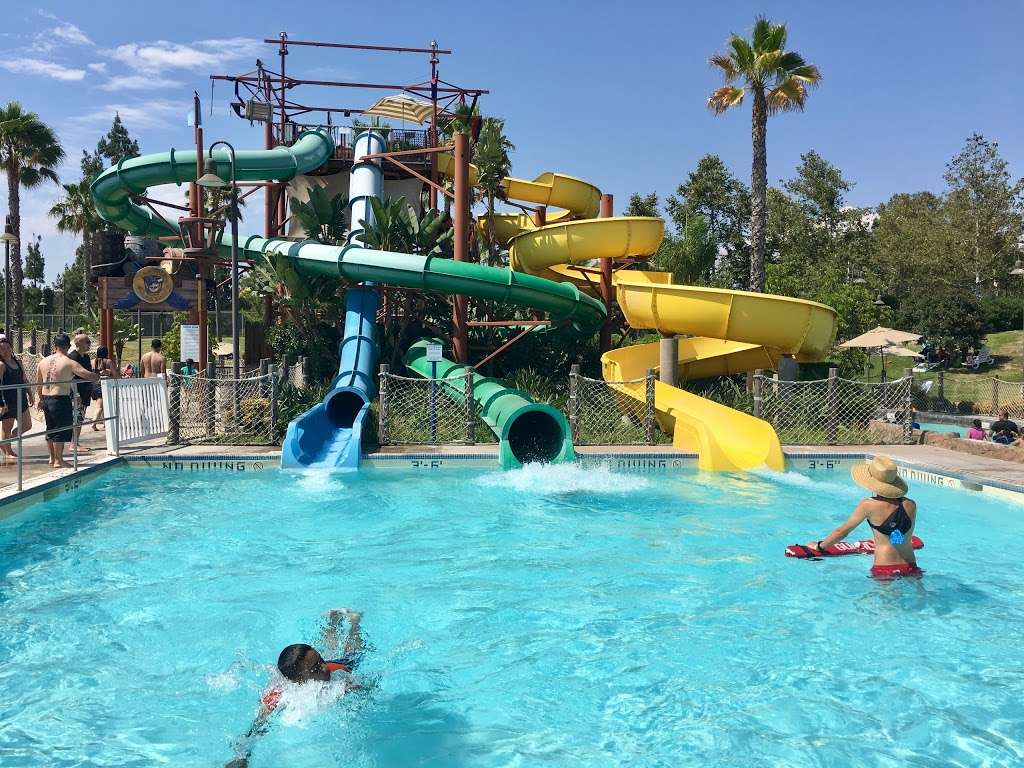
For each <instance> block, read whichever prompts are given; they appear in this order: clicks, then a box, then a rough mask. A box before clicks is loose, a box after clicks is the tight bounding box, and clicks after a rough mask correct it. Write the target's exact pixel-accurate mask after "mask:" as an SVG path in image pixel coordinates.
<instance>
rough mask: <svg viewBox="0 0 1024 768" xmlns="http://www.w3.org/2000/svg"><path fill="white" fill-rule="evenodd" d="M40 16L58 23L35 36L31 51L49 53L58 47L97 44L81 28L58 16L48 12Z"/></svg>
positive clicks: (41, 13) (43, 12)
mask: <svg viewBox="0 0 1024 768" xmlns="http://www.w3.org/2000/svg"><path fill="white" fill-rule="evenodd" d="M39 15H40V16H42V17H43V18H44V19H49V20H50V21H55V22H57V25H56V26H54V27H49V28H48V29H46V30H44V31H42V32H39V33H37V34H36V35H35V40H34V42H33V43H32V45H31V49H32V50H33V51H36V52H38V53H49V52H50V51H52V50H53V49H55V48H56V47H57V46H58V45H65V44H71V45H90V46H91V45H95V43H94V42H93V41H92V40H90V39H89V36H88V35H86V34H85V32H83V31H82V29H81V28H80V27H78V26H77V25H75V24H72V23H71V22H70V21H64V20H63V19H61V18H60V17H58V16H55V15H54V14H52V13H47V12H46V11H42V10H41V11H39Z"/></svg>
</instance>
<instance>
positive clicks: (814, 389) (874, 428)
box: [752, 374, 912, 445]
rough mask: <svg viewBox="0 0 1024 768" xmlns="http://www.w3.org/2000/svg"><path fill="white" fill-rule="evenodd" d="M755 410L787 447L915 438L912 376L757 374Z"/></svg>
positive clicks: (866, 442) (858, 443)
mask: <svg viewBox="0 0 1024 768" xmlns="http://www.w3.org/2000/svg"><path fill="white" fill-rule="evenodd" d="M753 384H754V398H753V408H752V413H753V415H754V416H758V417H760V418H762V419H764V420H765V421H767V422H769V423H770V424H771V425H772V426H774V427H775V431H776V432H777V433H778V435H779V441H780V442H781V443H782V444H783V445H878V444H890V445H892V444H899V443H909V442H911V441H912V434H911V426H910V425H911V386H912V380H911V379H910V378H909V377H908V378H903V379H897V380H895V381H888V382H878V383H874V382H863V381H851V380H849V379H841V378H839V377H838V376H831V377H829V378H827V379H819V380H817V381H779V380H778V379H777V378H774V377H769V376H764V375H760V374H759V375H756V376H754V382H753Z"/></svg>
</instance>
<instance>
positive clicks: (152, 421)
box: [101, 376, 171, 456]
mask: <svg viewBox="0 0 1024 768" xmlns="http://www.w3.org/2000/svg"><path fill="white" fill-rule="evenodd" d="M101 386H102V389H103V407H104V409H105V410H106V413H107V415H109V416H114V417H116V418H115V420H113V421H109V422H107V453H109V454H111V455H112V456H116V455H117V454H118V452H119V450H120V447H121V446H122V445H131V444H132V443H139V442H142V441H144V440H152V439H153V438H155V437H163V436H164V435H166V434H167V431H168V430H169V429H170V425H171V414H170V409H169V408H168V403H167V381H166V380H165V379H164V377H163V376H159V377H156V378H152V379H103V380H102V382H101Z"/></svg>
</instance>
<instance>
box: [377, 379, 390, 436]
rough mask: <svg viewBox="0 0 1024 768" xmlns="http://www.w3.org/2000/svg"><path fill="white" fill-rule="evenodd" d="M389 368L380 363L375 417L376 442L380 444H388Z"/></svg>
mask: <svg viewBox="0 0 1024 768" xmlns="http://www.w3.org/2000/svg"><path fill="white" fill-rule="evenodd" d="M390 368H391V366H388V365H381V367H380V386H379V387H377V392H378V395H377V397H378V398H379V399H378V400H377V418H378V420H379V425H378V428H377V442H378V443H380V444H381V445H387V444H388V437H389V435H388V432H389V430H390V428H391V425H390V423H389V418H388V417H389V416H390V414H389V413H388V408H389V406H390V403H389V402H388V371H389V370H390Z"/></svg>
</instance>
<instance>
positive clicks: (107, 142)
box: [83, 112, 141, 170]
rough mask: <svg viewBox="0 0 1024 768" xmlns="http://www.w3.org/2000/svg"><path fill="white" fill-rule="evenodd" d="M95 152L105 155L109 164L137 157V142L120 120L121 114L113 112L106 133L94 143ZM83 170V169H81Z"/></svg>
mask: <svg viewBox="0 0 1024 768" xmlns="http://www.w3.org/2000/svg"><path fill="white" fill-rule="evenodd" d="M96 152H97V153H98V154H99V155H101V156H102V157H105V158H106V159H107V161H108V164H109V165H114V164H115V163H117V162H119V161H121V160H125V159H127V158H129V157H138V156H139V155H140V154H141V153H140V152H139V142H138V141H136V140H135V139H133V138H132V137H131V135H130V134H129V133H128V129H127V128H125V126H124V123H122V122H121V115H120V114H118V113H117V112H115V113H114V122H113V124H112V125H111V126H110V130H109V131H107V135H106V136H104V137H103V138H101V139H100V140H99V143H97V144H96ZM83 170H84V169H83Z"/></svg>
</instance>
